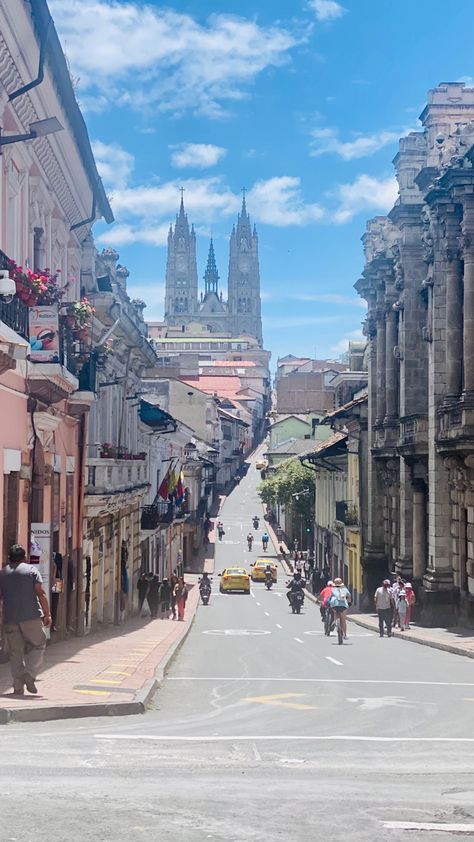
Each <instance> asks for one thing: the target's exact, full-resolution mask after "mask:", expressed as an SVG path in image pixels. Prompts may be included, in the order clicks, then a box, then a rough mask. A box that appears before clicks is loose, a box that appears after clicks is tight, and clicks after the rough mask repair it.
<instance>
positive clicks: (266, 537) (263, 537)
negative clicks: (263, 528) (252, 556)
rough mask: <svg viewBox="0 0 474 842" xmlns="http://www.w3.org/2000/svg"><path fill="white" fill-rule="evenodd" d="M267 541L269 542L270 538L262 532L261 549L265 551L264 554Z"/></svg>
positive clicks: (266, 533)
mask: <svg viewBox="0 0 474 842" xmlns="http://www.w3.org/2000/svg"><path fill="white" fill-rule="evenodd" d="M269 540H270V536H269V534H268V532H264V533H263V535H262V547H263V549H264V550H265V552H266V550H267V547H268V542H269Z"/></svg>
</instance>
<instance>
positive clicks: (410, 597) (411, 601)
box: [405, 582, 416, 629]
mask: <svg viewBox="0 0 474 842" xmlns="http://www.w3.org/2000/svg"><path fill="white" fill-rule="evenodd" d="M405 593H406V595H407V603H408V609H407V616H406V620H405V628H406V629H409V628H410V622H411V609H412V608H413V606H414V605H415V603H416V596H415V591H414V590H413V587H412V584H411V582H405Z"/></svg>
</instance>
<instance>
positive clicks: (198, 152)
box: [170, 143, 227, 170]
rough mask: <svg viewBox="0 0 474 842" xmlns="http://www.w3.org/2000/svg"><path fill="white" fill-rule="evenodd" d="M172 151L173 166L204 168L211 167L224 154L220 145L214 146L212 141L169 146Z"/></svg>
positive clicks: (224, 151)
mask: <svg viewBox="0 0 474 842" xmlns="http://www.w3.org/2000/svg"><path fill="white" fill-rule="evenodd" d="M170 149H173V150H174V152H173V154H172V156H171V164H172V165H173V167H177V168H183V167H195V168H197V169H201V170H202V169H205V168H206V167H213V166H215V164H217V163H218V162H219V161H220V160H221V158H223V157H224V155H225V154H226V151H227V150H226V149H224V148H223V147H222V146H214V145H213V144H212V143H180V144H179V145H177V146H170Z"/></svg>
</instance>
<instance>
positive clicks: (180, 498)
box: [176, 469, 184, 506]
mask: <svg viewBox="0 0 474 842" xmlns="http://www.w3.org/2000/svg"><path fill="white" fill-rule="evenodd" d="M183 502H184V474H183V470H182V469H181V470H180V472H179V477H178V482H177V485H176V505H177V506H181V504H182V503H183Z"/></svg>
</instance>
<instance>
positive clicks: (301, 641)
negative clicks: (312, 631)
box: [293, 637, 304, 643]
mask: <svg viewBox="0 0 474 842" xmlns="http://www.w3.org/2000/svg"><path fill="white" fill-rule="evenodd" d="M293 640H296V642H297V643H304V640H301V637H294V638H293Z"/></svg>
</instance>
